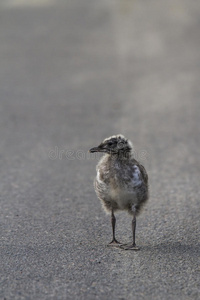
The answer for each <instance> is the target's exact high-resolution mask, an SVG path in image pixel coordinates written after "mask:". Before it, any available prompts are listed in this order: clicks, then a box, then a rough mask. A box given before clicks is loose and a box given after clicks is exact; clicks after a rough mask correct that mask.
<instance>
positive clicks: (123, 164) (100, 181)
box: [90, 134, 148, 250]
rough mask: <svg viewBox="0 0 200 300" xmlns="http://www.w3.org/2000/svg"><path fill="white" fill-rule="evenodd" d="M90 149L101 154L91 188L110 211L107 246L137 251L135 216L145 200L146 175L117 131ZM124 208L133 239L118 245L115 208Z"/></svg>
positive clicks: (128, 143)
mask: <svg viewBox="0 0 200 300" xmlns="http://www.w3.org/2000/svg"><path fill="white" fill-rule="evenodd" d="M90 152H92V153H93V152H103V153H105V154H104V155H103V157H102V158H101V160H100V161H99V163H98V164H97V167H96V170H97V176H96V178H95V181H94V188H95V191H96V194H97V197H98V198H99V199H100V200H101V202H102V204H103V207H104V209H105V210H106V212H111V224H112V232H113V240H112V241H111V243H110V244H109V246H120V247H121V248H123V249H125V250H139V248H138V247H137V246H136V244H135V229H136V215H137V214H138V213H139V212H140V210H141V208H142V206H143V205H144V203H145V202H146V201H147V199H148V175H147V172H146V170H145V168H144V167H143V166H142V165H141V164H140V163H139V162H138V161H136V160H135V159H134V157H133V146H132V143H131V142H130V141H129V140H128V139H126V138H125V137H124V136H123V135H121V134H118V135H114V136H111V137H109V138H106V139H105V140H104V141H103V142H102V143H101V144H100V145H99V146H98V147H94V148H92V149H90ZM117 210H127V211H128V212H129V213H130V214H131V215H132V216H133V220H132V232H133V242H132V243H131V244H130V245H127V244H124V245H123V244H121V243H119V242H118V241H117V240H116V238H115V223H116V218H115V215H114V213H115V211H117Z"/></svg>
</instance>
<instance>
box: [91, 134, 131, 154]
mask: <svg viewBox="0 0 200 300" xmlns="http://www.w3.org/2000/svg"><path fill="white" fill-rule="evenodd" d="M132 148H133V146H132V143H131V142H130V141H129V140H128V139H126V138H125V137H124V136H123V135H122V134H118V135H113V136H111V137H109V138H106V139H105V140H104V141H103V142H102V143H101V144H100V145H99V146H98V147H94V148H92V149H90V152H91V153H93V152H104V153H108V154H128V153H130V152H131V151H132Z"/></svg>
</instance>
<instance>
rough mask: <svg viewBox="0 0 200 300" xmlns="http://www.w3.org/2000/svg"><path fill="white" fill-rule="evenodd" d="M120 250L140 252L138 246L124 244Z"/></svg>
mask: <svg viewBox="0 0 200 300" xmlns="http://www.w3.org/2000/svg"><path fill="white" fill-rule="evenodd" d="M120 248H121V249H123V250H135V251H138V250H140V248H139V247H137V246H136V244H123V245H120Z"/></svg>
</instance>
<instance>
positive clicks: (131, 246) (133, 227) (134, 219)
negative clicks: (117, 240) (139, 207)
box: [120, 205, 140, 250]
mask: <svg viewBox="0 0 200 300" xmlns="http://www.w3.org/2000/svg"><path fill="white" fill-rule="evenodd" d="M131 210H132V212H133V220H132V233H133V242H132V244H129V245H128V244H125V245H121V246H120V247H121V248H122V249H124V250H140V248H138V247H137V246H136V244H135V230H136V209H135V205H133V206H132V208H131Z"/></svg>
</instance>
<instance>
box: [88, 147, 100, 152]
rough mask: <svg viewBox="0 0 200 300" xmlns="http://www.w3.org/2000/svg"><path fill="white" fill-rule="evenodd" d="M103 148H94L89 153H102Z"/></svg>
mask: <svg viewBox="0 0 200 300" xmlns="http://www.w3.org/2000/svg"><path fill="white" fill-rule="evenodd" d="M102 150H103V149H102V148H100V147H94V148H91V149H90V150H89V152H90V153H94V152H102Z"/></svg>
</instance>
